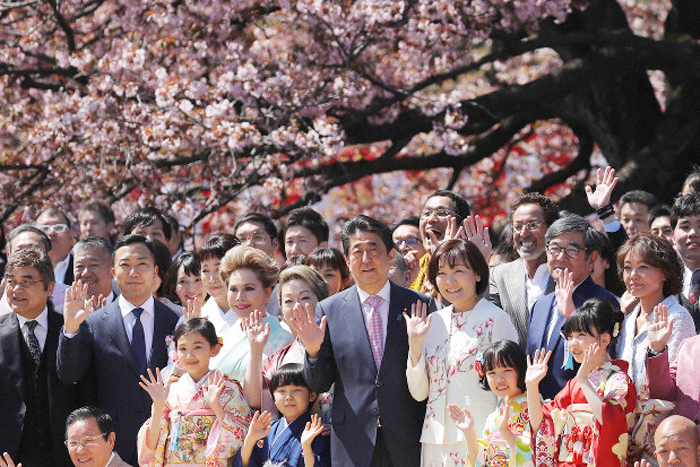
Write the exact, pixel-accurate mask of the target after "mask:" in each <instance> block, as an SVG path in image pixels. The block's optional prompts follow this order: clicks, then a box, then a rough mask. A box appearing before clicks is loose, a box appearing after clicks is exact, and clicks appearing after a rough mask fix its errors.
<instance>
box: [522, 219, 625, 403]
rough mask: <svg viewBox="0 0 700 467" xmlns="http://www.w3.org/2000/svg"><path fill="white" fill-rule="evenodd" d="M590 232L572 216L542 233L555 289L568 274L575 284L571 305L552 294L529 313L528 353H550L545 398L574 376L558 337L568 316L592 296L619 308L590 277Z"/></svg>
mask: <svg viewBox="0 0 700 467" xmlns="http://www.w3.org/2000/svg"><path fill="white" fill-rule="evenodd" d="M592 232H593V227H591V225H590V224H589V223H588V222H587V221H586V220H585V219H583V218H582V217H580V216H576V215H571V216H567V217H564V218H561V219H558V220H557V221H555V222H554V223H553V224H552V225H551V226H550V227H549V229H547V233H546V234H545V242H546V244H547V267H548V269H549V273H550V274H551V276H552V277H553V278H554V279H555V280H556V281H557V284H558V285H557V287H558V286H559V284H561V283H562V280H564V279H565V276H569V275H570V278H571V280H572V281H573V285H574V291H573V297H572V298H573V304H572V303H570V302H569V303H559V302H558V301H557V299H556V296H555V293H556V292H552V293H550V294H548V295H545V296H544V297H542V298H541V299H539V300H537V302H535V305H534V306H533V308H532V313H530V323H529V326H528V331H527V345H526V352H527V354H528V355H530V356H534V354H535V350H537V349H540V348H545V349H546V350H551V351H552V357H551V358H550V359H549V364H548V366H549V369H548V372H547V376H545V378H544V379H543V380H542V382H540V393H541V394H542V396H543V397H544V398H545V399H551V398H554V396H556V395H557V393H558V392H559V391H561V389H562V388H563V387H564V385H565V384H566V382H567V381H569V380H570V379H571V378H573V377H574V376H576V370H577V367H578V365H576V364H575V362H574V363H571V364H569V365H567V363H568V361H569V358H568V355H569V354H568V352H567V349H566V346H567V342H566V338H564V337H563V336H562V335H561V328H562V326H563V325H564V322H565V321H566V318H567V316H568V315H569V314H570V313H572V312H573V310H574V309H575V308H578V307H580V306H581V305H582V304H583V302H585V301H586V300H587V299H589V298H593V297H602V298H606V299H608V300H610V302H611V303H613V306H614V307H615V308H618V309H619V304H618V302H617V299H616V298H615V296H614V295H613V294H612V293H610V292H608V291H607V290H605V289H604V288H602V287H601V286H599V285H597V284H596V283H595V282H593V279H592V278H591V277H590V274H591V271H592V270H593V265H594V264H595V261H596V258H597V255H598V253H597V252H596V251H594V250H592V249H591V244H592V241H593V240H592V235H593V234H592ZM562 308H563V309H562ZM571 362H573V359H572V360H571ZM569 363H570V362H569Z"/></svg>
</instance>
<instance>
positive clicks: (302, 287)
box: [280, 279, 318, 321]
mask: <svg viewBox="0 0 700 467" xmlns="http://www.w3.org/2000/svg"><path fill="white" fill-rule="evenodd" d="M281 292H282V299H281V301H280V307H281V308H282V316H284V319H285V321H288V320H289V319H290V318H291V317H292V310H293V309H294V305H296V304H297V303H299V304H301V305H302V306H304V307H306V305H308V306H309V307H310V309H311V310H316V304H317V303H318V297H317V296H316V294H315V293H314V291H313V289H312V288H311V286H310V285H309V284H307V283H306V281H303V280H301V279H292V280H290V281H287V282H285V283H284V285H282V290H281Z"/></svg>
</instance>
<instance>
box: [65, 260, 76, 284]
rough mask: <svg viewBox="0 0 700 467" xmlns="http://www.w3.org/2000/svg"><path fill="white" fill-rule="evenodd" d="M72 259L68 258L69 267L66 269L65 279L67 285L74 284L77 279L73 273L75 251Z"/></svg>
mask: <svg viewBox="0 0 700 467" xmlns="http://www.w3.org/2000/svg"><path fill="white" fill-rule="evenodd" d="M69 256H70V259H69V260H68V269H66V276H65V278H64V279H63V283H64V284H66V285H72V284H73V281H74V280H75V276H74V275H73V253H71V254H70V255H69Z"/></svg>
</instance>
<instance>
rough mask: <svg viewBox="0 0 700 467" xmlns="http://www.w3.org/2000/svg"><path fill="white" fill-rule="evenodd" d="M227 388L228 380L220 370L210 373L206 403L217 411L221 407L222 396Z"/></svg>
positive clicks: (206, 389)
mask: <svg viewBox="0 0 700 467" xmlns="http://www.w3.org/2000/svg"><path fill="white" fill-rule="evenodd" d="M225 387H226V378H225V377H224V375H223V374H222V373H221V372H220V371H219V370H216V371H212V372H211V373H209V376H207V387H206V388H204V402H206V403H207V405H208V406H209V407H211V408H212V409H214V410H215V411H216V409H218V408H220V407H221V394H222V393H223V392H224V388H225Z"/></svg>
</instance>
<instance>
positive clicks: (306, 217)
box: [280, 206, 329, 258]
mask: <svg viewBox="0 0 700 467" xmlns="http://www.w3.org/2000/svg"><path fill="white" fill-rule="evenodd" d="M294 226H301V227H306V228H307V229H309V230H310V231H311V233H312V234H313V235H314V237H316V240H317V241H318V243H319V244H321V243H323V242H327V241H328V232H329V228H328V223H327V222H326V221H325V220H323V217H322V216H321V214H319V213H318V212H316V211H314V210H313V209H311V208H310V207H308V206H304V207H303V208H297V209H293V210H292V211H291V212H290V213H289V216H288V217H287V219H286V220H285V221H284V225H283V226H282V230H281V231H280V243H281V244H282V248H280V250H282V253H283V254H284V255H285V258H286V257H287V256H286V253H285V252H284V244H285V237H286V236H287V230H289V229H290V228H291V227H294Z"/></svg>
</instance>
